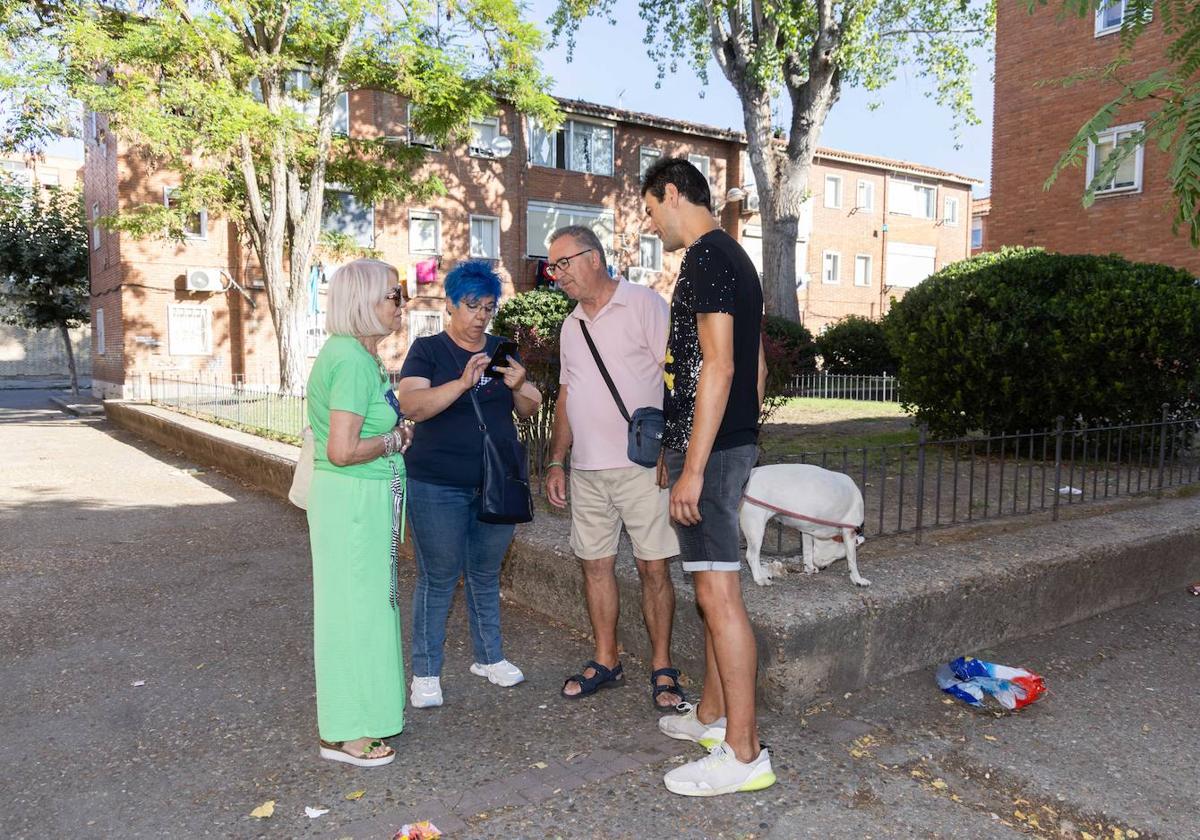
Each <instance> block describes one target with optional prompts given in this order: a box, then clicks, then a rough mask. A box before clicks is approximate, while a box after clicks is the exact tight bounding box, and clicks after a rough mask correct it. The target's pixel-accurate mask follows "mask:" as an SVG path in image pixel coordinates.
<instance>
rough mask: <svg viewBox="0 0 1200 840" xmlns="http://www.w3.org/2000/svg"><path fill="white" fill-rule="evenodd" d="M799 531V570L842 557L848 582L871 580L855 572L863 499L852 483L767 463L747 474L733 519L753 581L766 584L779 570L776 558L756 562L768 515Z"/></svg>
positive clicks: (817, 470)
mask: <svg viewBox="0 0 1200 840" xmlns="http://www.w3.org/2000/svg"><path fill="white" fill-rule="evenodd" d="M776 516H777V517H779V520H780V522H782V523H783V524H784V525H787V526H788V527H790V528H795V529H797V530H798V531H800V533H801V540H800V541H801V544H802V546H803V551H804V571H805V573H806V574H812V573H813V572H815V571H817V569H823V568H825V567H826V566H828V565H829V564H830V563H832V562H833V561H834V560H838V559H840V558H842V557H845V558H846V562H847V564H848V565H849V566H850V580H851V581H853V582H854V583H855V584H857V585H858V586H870V585H871V581H869V580H867V579H866V578H864V577H863V576H862V575H860V574H859V573H858V557H857V553H856V551H855V549H857V547H858V545H859V544H860V543H861V542H862V541H863V538H862V536H861V535H859V533H858V531H859V530H860V529H861V526H862V522H863V518H864V513H863V497H862V493H861V492H859V489H858V485H856V484H855V483H854V479H852V478H850V476H848V475H845V474H844V473H839V472H832V471H831V470H826V469H822V468H821V467H817V466H813V465H812V464H772V465H770V466H766V467H756V468H755V469H754V470H753V471H751V473H750V481H749V482H747V484H746V492H745V494H744V496H743V497H742V507H741V511H740V513H739V520H740V523H741V526H742V533H743V534H745V535H746V562H747V563H748V564H749V565H750V571H751V573H752V574H753V575H754V582H755V583H757V584H758V585H759V586H766V585H767V584H769V583H770V582H771V578H772V577H774V576H776V575H778V574H780V573H782V572H783V564H782V563H781V562H779V561H778V560H776V561H774V562H771V563H766V564H764V563H762V561H761V559H760V552H761V550H762V541H763V532H764V531H765V530H766V527H767V523H768V522H770V521H771V519H772V518H774V517H776Z"/></svg>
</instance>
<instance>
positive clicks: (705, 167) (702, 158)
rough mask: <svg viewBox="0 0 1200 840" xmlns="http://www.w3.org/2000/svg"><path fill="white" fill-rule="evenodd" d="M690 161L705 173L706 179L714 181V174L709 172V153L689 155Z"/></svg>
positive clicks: (710, 181)
mask: <svg viewBox="0 0 1200 840" xmlns="http://www.w3.org/2000/svg"><path fill="white" fill-rule="evenodd" d="M688 162H689V163H691V164H692V165H693V166H695V167H696V168H697V169H699V170H700V171H701V172H702V173H704V180H705V181H708V182H709V183H710V184H711V183H712V175H711V174H710V172H709V169H710V162H709V159H708V155H688Z"/></svg>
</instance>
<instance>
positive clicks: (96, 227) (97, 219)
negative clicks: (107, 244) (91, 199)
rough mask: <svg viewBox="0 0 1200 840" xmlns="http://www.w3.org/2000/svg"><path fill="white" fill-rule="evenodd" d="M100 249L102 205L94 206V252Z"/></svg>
mask: <svg viewBox="0 0 1200 840" xmlns="http://www.w3.org/2000/svg"><path fill="white" fill-rule="evenodd" d="M99 248H100V205H99V204H93V205H92V250H93V251H96V250H99Z"/></svg>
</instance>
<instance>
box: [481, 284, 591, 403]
mask: <svg viewBox="0 0 1200 840" xmlns="http://www.w3.org/2000/svg"><path fill="white" fill-rule="evenodd" d="M574 308H575V301H573V300H571V299H570V298H569V297H567V296H566V295H565V294H563V293H562V292H560V291H558V290H557V289H532V290H530V291H528V292H521V293H520V294H517V295H513V296H512V297H510V298H509V299H508V300H506V301H504V303H502V304H501V305H500V309H499V311H497V312H496V317H495V318H494V319H493V321H492V332H494V333H495V334H496V335H504V336H508V337H509V338H511V339H512V340H513V341H515V342H517V344H518V345H519V346H520V348H521V360H522V362H523V363H524V364H525V369H526V371H527V372H528V376H529V378H530V379H531V380H533V381H534V382H536V383H537V385H538V388H539V389H540V390H541V392H542V399H543V402H544V403H545V404H547V405H553V404H554V400H555V398H556V397H557V396H558V368H559V358H558V334H559V331H560V330H561V329H562V325H563V321H565V320H566V318H567V316H568V315H570V314H571V310H572V309H574Z"/></svg>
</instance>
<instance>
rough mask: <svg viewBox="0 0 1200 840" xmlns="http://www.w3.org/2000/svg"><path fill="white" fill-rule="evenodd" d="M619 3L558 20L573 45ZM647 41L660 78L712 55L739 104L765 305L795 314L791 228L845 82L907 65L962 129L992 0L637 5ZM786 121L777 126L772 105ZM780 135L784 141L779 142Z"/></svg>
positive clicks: (599, 2) (576, 0) (564, 9)
mask: <svg viewBox="0 0 1200 840" xmlns="http://www.w3.org/2000/svg"><path fill="white" fill-rule="evenodd" d="M615 3H616V0H560V4H559V7H558V9H557V11H556V12H555V14H554V16H553V18H552V23H553V31H554V33H555V36H558V35H560V34H565V36H566V37H567V39H568V46H572V45H573V39H574V36H575V33H576V31H577V28H578V26H579V23H580V22H581V20H582V19H583V18H585V17H586V16H588V15H591V14H603V15H607V16H608V17H609V18H610V19H612V16H613V15H612V13H613V9H614V7H615ZM639 14H640V15H641V17H642V19H643V20H644V21H645V22H646V39H645V40H646V43H647V44H650V45H651V46H650V55H651V57H652V58H654V59H655V60H656V61H657V62H658V67H659V73H660V75H662V74H664V73H665V72H667V71H668V70H670V71H674V70H675V69H676V68H677V66H678V64H679V62H681V61H683V62H687V63H690V64H691V65H692V66H693V67H694V68H695V70H696V71H697V73H698V74H699V76H700V79H701V81H702V82H703V83H705V84H707V81H708V77H707V68H708V62H709V61H710V60H715V61H716V63H717V66H718V67H720V68H721V72H722V73H723V74H724V75H725V78H726V79H728V80H729V82H730V84H732V85H733V88H734V90H735V91H736V92H737V95H738V98H739V99H740V100H741V104H742V116H743V120H744V123H745V130H746V143H747V146H748V151H749V156H750V165H751V167H752V168H753V170H754V180H755V183H756V184H757V188H758V193H759V199H760V201H759V204H760V207H761V211H760V212H761V214H762V223H763V272H762V273H763V292H764V298H765V303H766V310H767V312H768V313H769V314H772V315H780V316H783V317H785V318H789V319H790V320H793V321H798V320H799V319H800V313H799V304H798V302H797V299H796V249H795V242H796V235H797V232H798V231H799V224H800V215H801V207H802V205H803V204H804V202H805V201H806V200H808V198H809V195H810V190H809V183H808V182H809V172H810V170H811V168H812V161H813V156H814V155H815V153H816V150H817V143H818V140H819V138H820V136H821V129H822V128H823V127H824V125H825V120H826V118H827V117H828V116H829V111H830V109H831V108H832V107H833V106H834V104H835V103H836V102H837V100H838V97H839V96H840V95H841V92H842V89H843V88H845V87H848V86H858V87H863V88H865V89H867V90H869V91H878V90H881V89H882V88H883V87H884V86H885V85H887V84H888V83H889V82H890V81H892V80H893V79H895V78H896V76H897V73H898V72H899V71H900V69H901V68H902V67H906V66H908V67H912V68H914V69H915V71H916V73H917V74H918V75H920V76H923V77H925V78H927V79H930V80H931V81H932V82H933V87H932V90H931V95H932V96H933V97H934V98H935V99H936V100H937V101H938V102H939V103H940V104H943V105H946V106H948V107H949V108H950V109H951V111H952V112H953V114H954V115H955V119H956V120H957V121H958V123H959V124H961V123H967V124H973V123H977V122H978V121H979V119H978V117H977V116H976V114H975V110H974V107H973V105H972V100H971V85H970V76H971V73H970V71H971V60H970V51H971V50H972V49H974V48H977V47H979V46H982V45H985V44H988V43H990V37H991V32H992V29H993V27H994V22H995V8H994V0H849V2H842V3H836V4H835V3H834V2H833V0H730V1H729V2H717V0H641V2H640V3H639ZM781 96H782V97H783V98H785V99H786V103H787V106H788V107H789V109H790V112H791V114H790V119H789V121H788V123H787V125H786V127H785V128H784V129H782V130H780V132H778V133H777V131H776V124H775V119H774V114H773V111H772V105H773V103H774V102H775V101H776V100H777V99H778V98H779V97H781ZM781 138H782V139H781Z"/></svg>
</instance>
